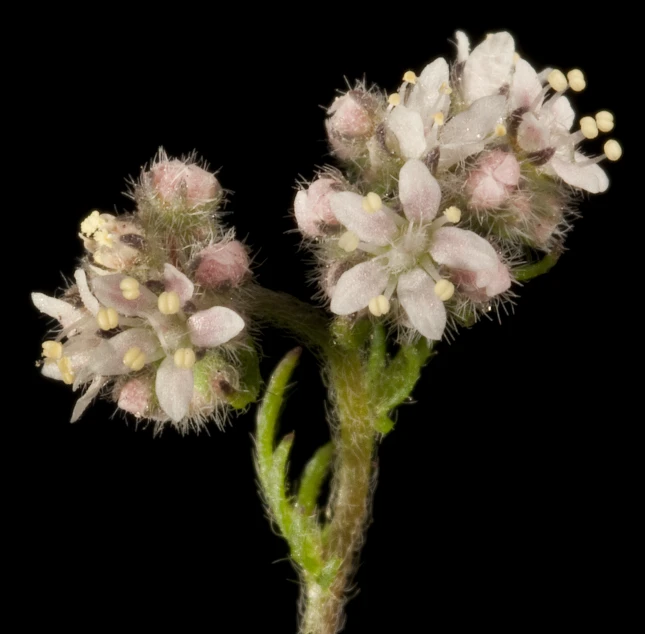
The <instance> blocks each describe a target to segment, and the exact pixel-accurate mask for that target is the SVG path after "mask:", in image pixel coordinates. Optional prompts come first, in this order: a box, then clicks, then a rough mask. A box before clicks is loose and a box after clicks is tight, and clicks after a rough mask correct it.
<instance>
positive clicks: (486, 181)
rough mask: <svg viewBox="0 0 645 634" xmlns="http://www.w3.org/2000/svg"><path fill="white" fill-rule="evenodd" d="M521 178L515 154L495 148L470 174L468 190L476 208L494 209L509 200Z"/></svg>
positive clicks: (482, 158) (472, 203) (478, 162)
mask: <svg viewBox="0 0 645 634" xmlns="http://www.w3.org/2000/svg"><path fill="white" fill-rule="evenodd" d="M519 180H520V164H519V163H518V162H517V159H516V158H515V155H514V154H511V153H510V152H504V151H503V150H493V151H492V152H489V153H487V154H485V155H483V156H482V157H481V158H480V159H479V161H477V165H476V166H475V168H474V169H473V170H472V171H471V172H470V174H469V175H468V179H467V180H466V190H467V192H468V194H469V195H470V204H471V206H473V207H475V208H476V209H493V208H495V207H499V206H501V205H502V204H503V203H504V202H506V200H508V197H509V194H510V193H511V192H512V191H513V190H515V189H516V188H517V185H518V183H519Z"/></svg>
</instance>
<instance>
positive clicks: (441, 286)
mask: <svg viewBox="0 0 645 634" xmlns="http://www.w3.org/2000/svg"><path fill="white" fill-rule="evenodd" d="M434 293H435V295H436V296H437V297H438V298H439V299H440V300H441V301H442V302H447V301H448V300H449V299H450V298H451V297H452V296H453V295H454V293H455V285H454V284H453V283H452V282H449V281H448V280H439V281H438V282H437V283H436V284H435V285H434Z"/></svg>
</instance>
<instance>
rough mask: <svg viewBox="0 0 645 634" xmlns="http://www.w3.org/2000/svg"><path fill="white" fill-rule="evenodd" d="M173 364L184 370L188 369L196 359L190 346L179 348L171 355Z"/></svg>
mask: <svg viewBox="0 0 645 634" xmlns="http://www.w3.org/2000/svg"><path fill="white" fill-rule="evenodd" d="M173 358H174V360H175V365H176V366H177V367H178V368H182V369H184V370H190V369H191V368H192V367H193V366H194V365H195V361H196V357H195V353H194V352H193V350H192V349H191V348H179V350H177V351H176V352H175V356H174V357H173Z"/></svg>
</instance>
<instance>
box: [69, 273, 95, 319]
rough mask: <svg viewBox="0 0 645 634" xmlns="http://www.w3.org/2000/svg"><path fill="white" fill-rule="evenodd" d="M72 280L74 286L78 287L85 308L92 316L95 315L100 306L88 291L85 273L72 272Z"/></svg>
mask: <svg viewBox="0 0 645 634" xmlns="http://www.w3.org/2000/svg"><path fill="white" fill-rule="evenodd" d="M74 279H75V280H76V286H77V287H78V292H79V294H80V296H81V301H82V302H83V304H84V306H85V308H87V310H89V311H90V312H91V313H92V315H96V314H97V313H98V312H99V309H100V308H101V305H100V304H99V302H98V300H97V299H96V297H94V295H92V292H91V291H90V287H89V285H88V283H87V276H86V275H85V271H84V270H83V269H76V271H74Z"/></svg>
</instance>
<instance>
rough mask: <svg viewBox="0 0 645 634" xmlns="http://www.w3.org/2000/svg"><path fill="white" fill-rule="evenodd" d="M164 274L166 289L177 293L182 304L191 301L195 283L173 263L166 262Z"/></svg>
mask: <svg viewBox="0 0 645 634" xmlns="http://www.w3.org/2000/svg"><path fill="white" fill-rule="evenodd" d="M163 276H164V280H165V281H166V291H174V292H175V293H177V295H179V301H180V302H181V305H182V306H183V305H184V304H185V303H186V302H188V301H190V299H191V298H192V296H193V291H194V290H195V285H194V284H193V283H192V282H191V281H190V280H189V279H188V278H187V277H186V276H185V275H184V274H183V273H182V272H181V271H179V270H178V269H176V268H175V267H174V266H173V265H172V264H164V267H163Z"/></svg>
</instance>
